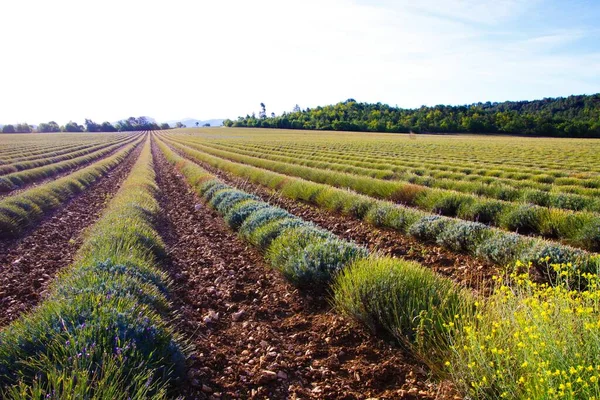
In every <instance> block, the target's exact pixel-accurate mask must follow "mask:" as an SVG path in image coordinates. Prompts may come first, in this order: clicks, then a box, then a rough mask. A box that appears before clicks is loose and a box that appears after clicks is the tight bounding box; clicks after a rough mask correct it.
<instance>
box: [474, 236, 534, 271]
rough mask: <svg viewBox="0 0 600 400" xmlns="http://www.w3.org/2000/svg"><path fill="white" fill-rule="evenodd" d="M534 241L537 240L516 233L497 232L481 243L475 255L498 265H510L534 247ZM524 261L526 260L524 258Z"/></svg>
mask: <svg viewBox="0 0 600 400" xmlns="http://www.w3.org/2000/svg"><path fill="white" fill-rule="evenodd" d="M534 241H535V239H531V238H527V237H523V236H521V235H518V234H516V233H510V232H502V231H498V230H495V231H492V233H491V235H490V236H488V237H486V238H485V240H483V241H482V242H480V243H479V245H478V246H477V248H476V250H475V255H476V256H477V257H481V258H483V259H486V260H488V261H491V262H493V263H494V264H497V265H508V264H509V263H511V262H514V260H517V259H519V257H520V256H522V255H523V254H524V251H525V250H526V249H527V248H528V247H530V246H532V245H533V243H534ZM523 259H525V257H524V256H523Z"/></svg>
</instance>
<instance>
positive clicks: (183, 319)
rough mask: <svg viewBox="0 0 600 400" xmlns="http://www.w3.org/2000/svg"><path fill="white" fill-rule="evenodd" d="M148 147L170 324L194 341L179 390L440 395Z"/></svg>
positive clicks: (280, 395)
mask: <svg viewBox="0 0 600 400" xmlns="http://www.w3.org/2000/svg"><path fill="white" fill-rule="evenodd" d="M153 152H154V156H155V168H156V171H157V180H158V184H159V186H160V189H161V199H160V202H161V209H162V210H163V213H164V215H163V219H162V220H161V221H160V222H159V224H158V225H159V226H160V228H161V229H160V233H161V236H162V237H163V239H164V240H165V242H166V245H167V249H168V251H169V257H168V259H166V260H164V263H163V265H165V268H166V269H167V270H168V272H169V273H170V275H171V276H172V278H173V280H174V282H175V285H174V286H175V287H174V288H173V296H172V299H173V303H174V308H175V310H176V312H177V315H178V317H177V319H176V321H175V324H176V327H177V329H178V330H179V331H180V332H181V333H182V334H183V335H184V337H185V338H187V339H189V340H190V341H191V343H192V344H193V346H194V347H195V352H194V355H193V356H192V357H191V359H190V369H189V374H188V378H189V379H188V382H187V384H186V385H184V386H183V387H182V388H181V390H182V394H183V395H184V396H185V397H186V398H188V399H196V398H213V399H216V398H222V399H234V398H235V399H238V398H239V399H247V398H256V399H266V398H269V399H296V398H297V399H307V398H314V399H366V398H380V399H384V398H386V399H387V398H389V399H392V398H393V399H404V398H406V399H416V398H423V399H431V398H444V396H443V395H442V391H441V389H440V388H439V387H438V386H436V385H435V384H432V383H430V382H429V381H428V380H427V373H426V372H425V368H424V367H423V366H422V365H420V364H419V363H418V362H416V361H415V360H413V359H411V358H410V357H409V356H407V355H405V354H403V352H402V351H401V350H400V349H398V348H396V347H394V346H392V345H390V344H388V343H386V342H385V341H383V340H380V339H378V338H376V337H374V336H373V335H371V334H370V333H369V332H367V331H366V330H365V329H363V328H361V327H357V326H356V325H354V324H352V323H350V322H349V321H347V320H345V319H343V318H341V317H339V316H337V315H335V314H334V313H333V312H332V311H331V310H330V306H329V303H328V300H327V298H326V297H325V296H323V295H322V294H318V293H306V292H300V291H298V290H296V289H295V288H294V287H293V286H292V285H290V284H289V283H288V282H286V281H285V280H284V278H283V277H282V276H281V275H280V274H279V273H277V272H275V271H273V270H271V269H270V268H269V267H268V266H267V265H265V264H264V261H263V258H262V256H261V255H260V254H259V253H258V252H257V251H255V250H254V249H252V248H250V247H248V246H247V245H246V244H244V243H243V242H242V241H241V239H239V238H238V237H237V235H236V234H235V233H234V232H232V231H231V230H230V229H229V228H228V227H227V226H226V225H225V223H224V222H223V220H222V218H221V217H220V216H218V215H217V214H216V213H215V212H214V211H212V210H210V209H209V208H207V207H206V206H205V205H203V204H202V203H201V201H200V200H199V199H198V198H197V197H196V195H195V194H194V193H193V192H192V191H191V189H190V188H189V186H188V185H187V184H186V183H185V181H184V180H183V178H182V177H181V176H180V175H179V174H178V173H177V172H176V171H175V170H174V168H172V167H171V166H170V165H169V164H168V163H167V162H166V161H165V159H164V157H163V156H162V154H161V153H160V150H158V148H157V147H156V146H154V148H153Z"/></svg>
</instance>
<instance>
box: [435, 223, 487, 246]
mask: <svg viewBox="0 0 600 400" xmlns="http://www.w3.org/2000/svg"><path fill="white" fill-rule="evenodd" d="M490 235H491V229H490V227H488V226H486V225H484V224H481V223H479V222H468V221H464V222H463V221H453V222H452V223H449V224H447V225H446V226H445V227H444V230H443V231H442V232H441V233H440V234H439V236H438V237H437V244H439V245H441V246H444V247H446V248H448V249H450V250H452V251H456V252H469V253H472V252H474V251H475V249H476V248H477V246H478V245H479V244H480V243H481V242H482V241H484V240H486V239H487V237H489V236H490Z"/></svg>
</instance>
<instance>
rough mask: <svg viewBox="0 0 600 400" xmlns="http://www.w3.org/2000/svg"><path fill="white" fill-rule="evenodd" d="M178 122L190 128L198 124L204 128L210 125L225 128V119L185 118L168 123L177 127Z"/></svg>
mask: <svg viewBox="0 0 600 400" xmlns="http://www.w3.org/2000/svg"><path fill="white" fill-rule="evenodd" d="M177 122H181V123H182V124H184V125H185V126H187V127H188V128H194V127H195V126H196V122H197V123H198V126H202V125H204V124H210V126H223V119H207V120H200V119H194V118H184V119H175V120H172V121H167V123H168V124H169V125H171V126H175V124H176V123H177Z"/></svg>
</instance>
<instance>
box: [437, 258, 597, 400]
mask: <svg viewBox="0 0 600 400" xmlns="http://www.w3.org/2000/svg"><path fill="white" fill-rule="evenodd" d="M516 267H517V268H516V269H515V271H518V270H519V269H520V268H521V267H524V266H523V264H521V263H519V264H517V266H516ZM525 267H527V266H525ZM551 268H552V271H553V272H554V276H555V278H554V281H553V282H551V283H550V284H548V283H537V282H534V281H532V280H531V279H530V277H529V276H528V275H527V273H521V272H513V273H512V274H508V275H507V276H505V277H497V278H495V279H496V282H497V284H498V286H497V289H496V290H495V292H494V294H493V295H492V296H491V297H489V298H488V299H486V300H485V301H483V302H482V303H483V304H481V305H480V306H478V307H476V309H477V310H476V315H475V316H474V317H473V318H471V319H470V321H463V323H462V324H457V326H459V328H458V329H460V331H459V332H457V333H456V334H455V340H454V343H453V348H452V354H453V359H451V360H449V361H448V362H447V363H446V368H447V370H448V371H449V373H450V374H451V375H452V376H453V378H454V380H455V381H456V382H457V383H458V384H459V386H461V387H462V388H463V390H464V391H465V392H467V393H468V394H470V395H471V396H473V397H474V398H489V399H492V398H513V399H542V398H543V399H554V398H556V399H559V398H565V399H581V398H586V399H587V398H600V313H599V311H600V309H599V299H600V284H599V282H598V278H597V276H596V275H593V274H579V275H577V273H576V272H575V271H574V269H573V267H572V265H570V264H563V265H552V266H551ZM576 285H585V286H584V287H583V286H582V288H583V290H574V289H573V287H575V286H576Z"/></svg>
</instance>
